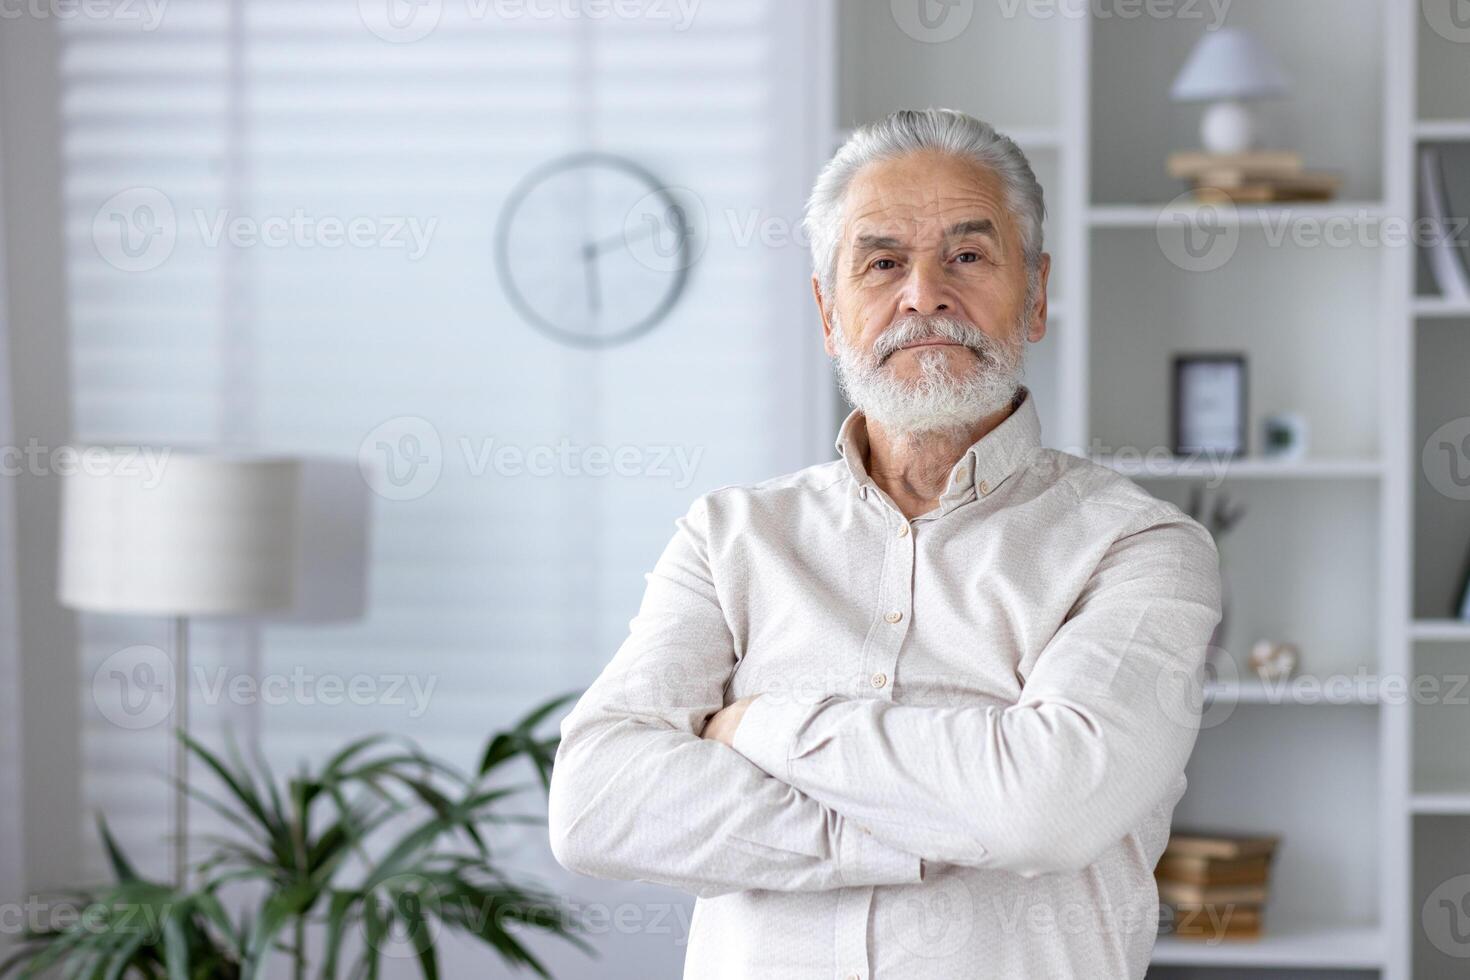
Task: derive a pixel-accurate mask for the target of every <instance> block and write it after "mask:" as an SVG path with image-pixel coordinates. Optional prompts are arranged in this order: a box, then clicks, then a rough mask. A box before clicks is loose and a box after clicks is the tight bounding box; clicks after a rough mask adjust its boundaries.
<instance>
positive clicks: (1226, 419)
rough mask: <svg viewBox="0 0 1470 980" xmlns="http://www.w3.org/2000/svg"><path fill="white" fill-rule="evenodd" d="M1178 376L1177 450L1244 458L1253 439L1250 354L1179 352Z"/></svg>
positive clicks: (1183, 453)
mask: <svg viewBox="0 0 1470 980" xmlns="http://www.w3.org/2000/svg"><path fill="white" fill-rule="evenodd" d="M1173 378H1174V383H1173V396H1172V397H1173V411H1172V413H1171V417H1172V422H1173V425H1172V441H1173V450H1174V454H1175V455H1176V456H1193V455H1197V454H1200V453H1206V454H1209V455H1212V456H1215V457H1217V458H1219V457H1224V458H1230V459H1234V458H1236V457H1240V456H1244V455H1245V454H1246V450H1247V448H1248V445H1247V440H1248V439H1249V435H1248V432H1249V429H1248V426H1247V424H1246V419H1247V418H1248V417H1249V411H1248V410H1247V396H1248V392H1247V385H1246V357H1245V355H1244V354H1243V353H1239V352H1205V353H1199V352H1190V353H1181V354H1175V355H1174V368H1173Z"/></svg>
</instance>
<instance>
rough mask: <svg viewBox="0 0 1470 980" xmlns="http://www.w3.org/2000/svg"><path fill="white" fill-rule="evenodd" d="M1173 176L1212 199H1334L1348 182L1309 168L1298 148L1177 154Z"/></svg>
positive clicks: (1205, 199)
mask: <svg viewBox="0 0 1470 980" xmlns="http://www.w3.org/2000/svg"><path fill="white" fill-rule="evenodd" d="M1169 176H1170V177H1177V178H1180V179H1182V180H1188V181H1189V182H1190V183H1191V185H1192V186H1193V187H1194V196H1195V198H1196V199H1197V200H1199V201H1202V202H1206V203H1220V202H1224V201H1231V202H1234V203H1236V204H1264V203H1270V202H1272V201H1330V200H1331V199H1332V197H1333V195H1335V194H1336V193H1337V188H1338V186H1339V185H1340V184H1341V183H1342V178H1340V177H1338V176H1337V175H1336V174H1331V173H1324V172H1322V171H1307V170H1303V169H1302V158H1301V154H1299V153H1296V152H1295V151H1292V150H1255V151H1252V152H1249V153H1204V152H1201V151H1195V150H1191V151H1188V152H1182V153H1171V154H1169Z"/></svg>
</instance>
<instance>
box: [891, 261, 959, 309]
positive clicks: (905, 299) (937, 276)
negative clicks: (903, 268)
mask: <svg viewBox="0 0 1470 980" xmlns="http://www.w3.org/2000/svg"><path fill="white" fill-rule="evenodd" d="M900 302H901V303H902V304H903V312H904V313H906V314H907V313H918V314H920V315H922V316H928V315H929V314H931V313H948V312H949V311H950V296H949V288H948V286H947V284H946V283H945V281H944V269H943V266H941V265H940V263H938V262H935V261H932V260H930V261H921V262H915V263H914V264H913V265H912V266H911V267H910V270H909V275H908V279H907V280H906V281H905V282H904V288H903V295H902V296H901V297H900Z"/></svg>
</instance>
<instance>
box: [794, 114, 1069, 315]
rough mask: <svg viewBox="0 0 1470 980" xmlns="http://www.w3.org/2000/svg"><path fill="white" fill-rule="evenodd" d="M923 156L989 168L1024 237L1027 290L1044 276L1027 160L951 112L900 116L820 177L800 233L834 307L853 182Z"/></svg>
mask: <svg viewBox="0 0 1470 980" xmlns="http://www.w3.org/2000/svg"><path fill="white" fill-rule="evenodd" d="M921 150H939V151H942V152H945V153H952V154H954V155H955V156H958V157H962V158H964V159H967V160H973V161H974V162H975V163H978V164H980V165H982V166H985V167H989V168H990V169H991V170H993V171H995V173H996V175H997V176H999V177H1000V180H1001V185H1002V186H1003V187H1004V188H1005V197H1006V205H1007V206H1008V207H1009V208H1010V209H1011V213H1012V214H1013V215H1014V216H1015V218H1016V219H1017V224H1018V226H1019V227H1020V230H1021V248H1022V251H1023V252H1024V253H1025V258H1026V277H1027V283H1028V285H1031V283H1032V281H1033V280H1034V279H1037V278H1039V277H1040V274H1041V273H1040V263H1041V253H1042V240H1041V235H1042V232H1041V225H1042V221H1043V219H1044V218H1045V217H1046V203H1045V201H1044V199H1043V197H1042V192H1041V185H1040V184H1039V183H1037V181H1036V174H1034V173H1033V172H1032V171H1031V163H1030V161H1028V160H1027V159H1026V154H1024V153H1022V152H1021V148H1020V147H1019V146H1017V145H1016V144H1015V142H1014V141H1012V140H1011V138H1010V137H1008V136H1005V135H1002V134H1001V133H998V132H996V131H995V128H994V127H992V126H991V125H990V124H989V123H987V122H982V121H981V120H979V119H976V118H975V117H974V116H967V115H965V114H964V113H963V112H956V111H954V110H953V109H902V110H900V111H898V112H895V113H893V114H892V115H890V116H888V117H887V118H885V119H880V120H878V121H877V122H873V123H868V124H867V125H866V126H860V127H858V129H857V130H856V131H854V132H853V134H852V135H851V136H850V137H848V140H847V142H846V143H843V144H842V146H841V148H840V149H838V151H837V152H836V153H835V154H834V155H833V157H832V159H831V160H829V161H828V162H827V165H826V166H825V167H823V168H822V173H821V174H820V175H819V176H818V177H817V182H816V185H815V186H814V187H813V188H812V194H811V197H810V198H808V199H807V205H806V216H805V218H804V219H803V223H802V225H803V227H804V228H805V230H806V234H807V237H808V238H809V239H810V241H811V244H812V268H813V269H815V270H816V274H817V281H818V283H819V284H820V285H821V287H822V295H824V296H826V297H828V302H831V297H832V290H833V286H834V284H835V283H836V280H837V251H838V246H839V245H840V243H841V241H842V219H843V203H844V200H845V198H846V196H847V189H848V187H849V185H851V183H852V180H853V178H854V177H855V176H857V173H858V171H860V170H862V169H863V168H864V167H866V166H867V165H868V164H870V163H876V162H878V161H880V160H892V159H894V158H896V157H901V156H905V155H906V154H909V153H916V152H918V151H921Z"/></svg>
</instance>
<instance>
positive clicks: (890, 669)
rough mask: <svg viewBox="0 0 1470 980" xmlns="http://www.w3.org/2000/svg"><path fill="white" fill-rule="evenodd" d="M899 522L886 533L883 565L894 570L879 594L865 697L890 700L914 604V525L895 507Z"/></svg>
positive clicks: (915, 531)
mask: <svg viewBox="0 0 1470 980" xmlns="http://www.w3.org/2000/svg"><path fill="white" fill-rule="evenodd" d="M895 516H896V517H897V518H898V521H899V524H898V526H897V528H896V529H895V530H894V531H893V532H892V533H891V534H890V535H889V536H888V543H887V548H886V550H887V552H888V556H887V562H886V564H887V566H888V567H889V568H891V569H893V570H894V572H895V574H893V575H890V576H885V580H884V582H883V594H882V595H881V596H880V597H879V602H880V603H883V604H884V605H883V607H882V616H883V638H884V642H882V643H881V644H878V645H876V647H875V648H874V649H873V650H872V655H871V656H870V657H868V658H867V664H866V667H867V672H866V676H865V677H864V678H863V681H862V685H863V687H865V688H866V689H867V690H866V693H867V696H868V697H874V698H880V699H882V700H884V701H892V700H893V676H894V672H895V669H896V667H897V665H898V654H899V651H900V650H901V649H902V647H903V641H904V638H905V637H907V636H908V630H909V620H910V614H911V612H912V610H913V605H914V562H915V560H916V554H917V552H916V550H915V541H916V534H917V528H916V527H915V526H914V525H912V524H911V523H910V522H909V520H908V518H907V517H905V516H904V515H903V514H902V513H897V512H896V511H895Z"/></svg>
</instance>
